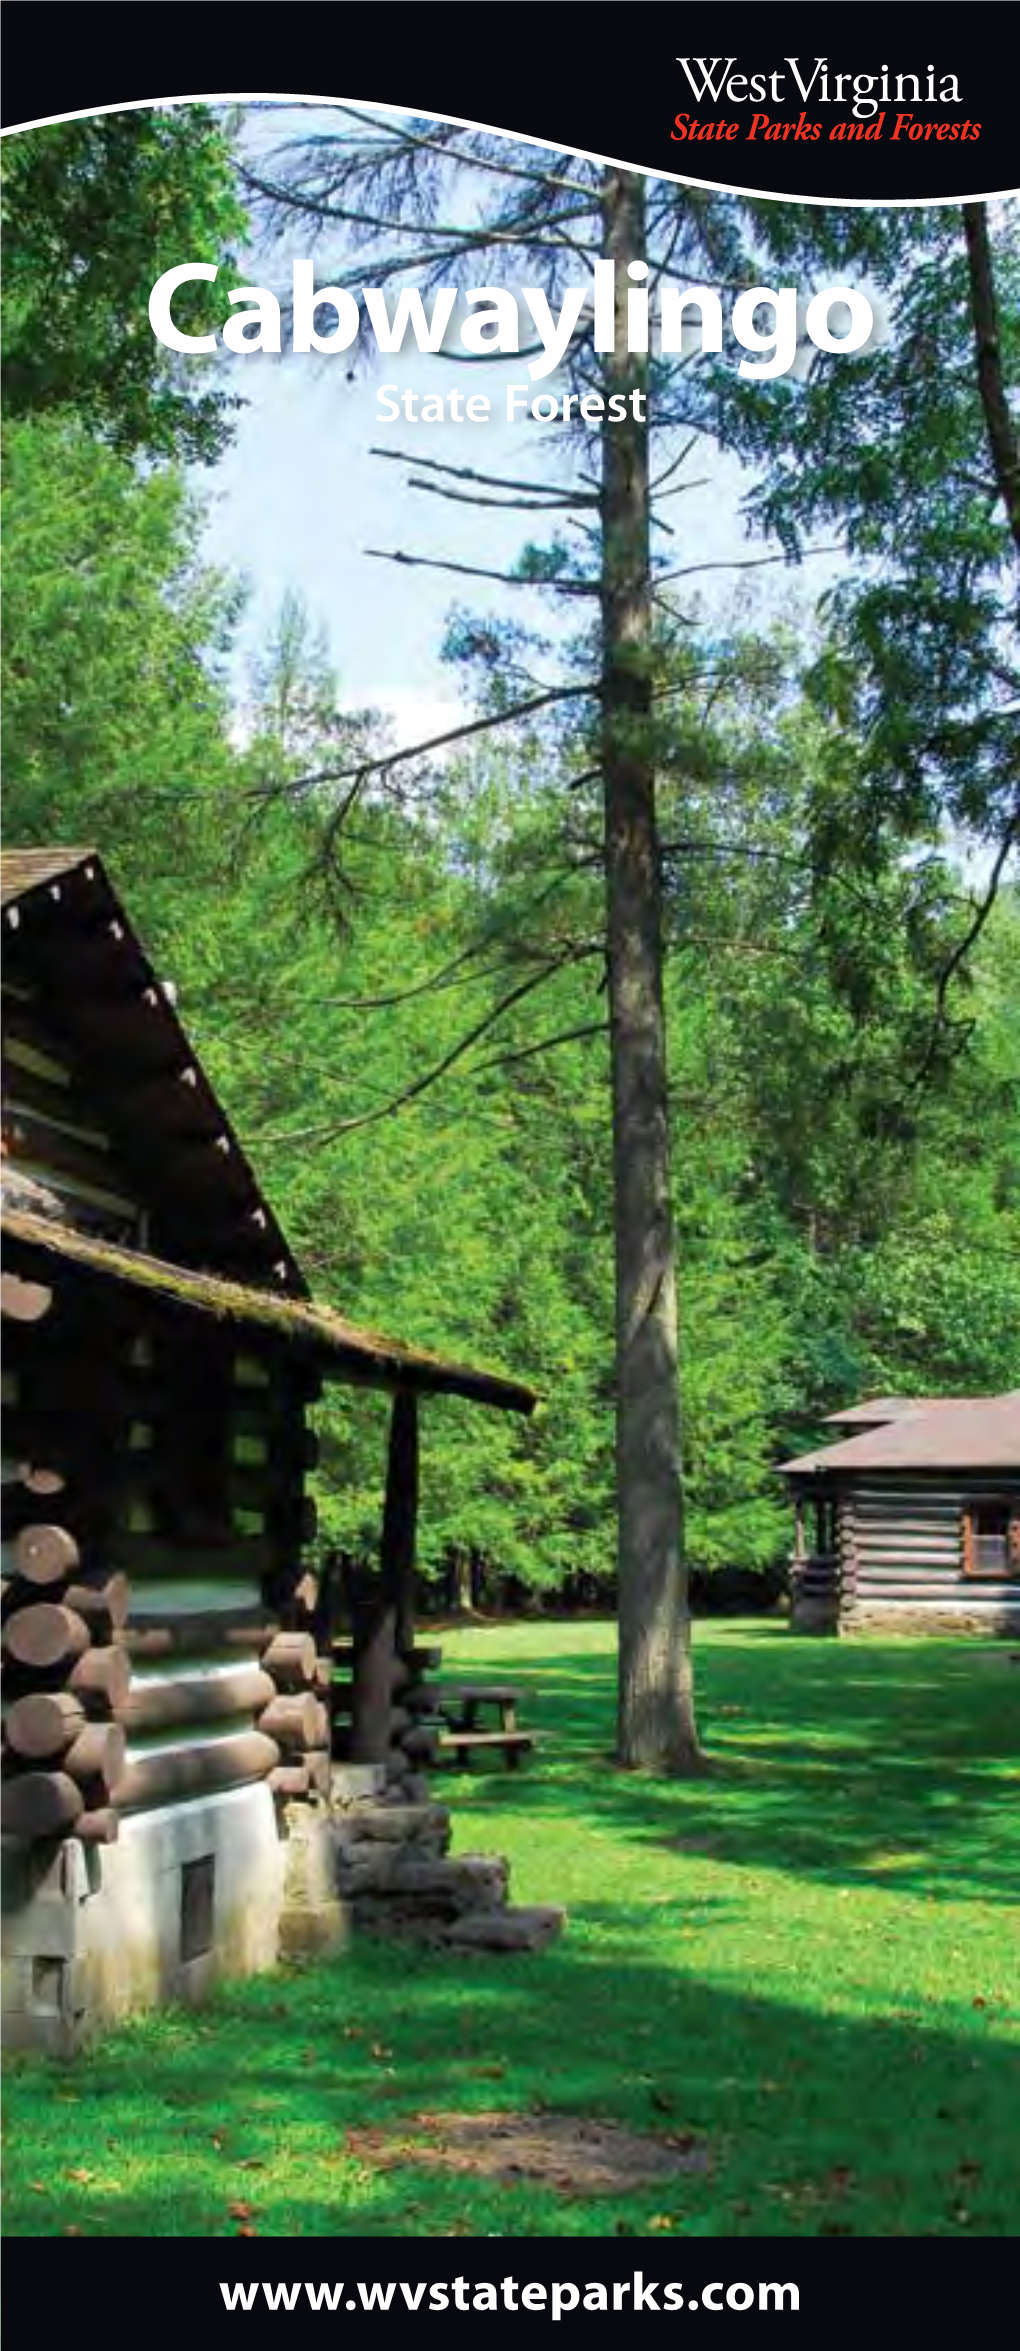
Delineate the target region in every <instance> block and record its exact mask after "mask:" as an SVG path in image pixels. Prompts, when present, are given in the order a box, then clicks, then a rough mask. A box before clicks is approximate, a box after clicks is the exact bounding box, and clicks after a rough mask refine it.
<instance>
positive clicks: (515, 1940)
mask: <svg viewBox="0 0 1020 2351" xmlns="http://www.w3.org/2000/svg"><path fill="white" fill-rule="evenodd" d="M339 1793H340V1795H341V1801H340V1802H339V1804H338V1803H337V1801H336V1796H335V1797H334V1805H333V1817H332V1830H333V1849H334V1856H335V1884H336V1893H337V1896H338V1898H339V1900H340V1902H341V1903H342V1904H343V1905H344V1907H345V1909H346V1910H347V1912H348V1915H349V1918H350V1921H351V1925H352V1928H353V1930H354V1931H355V1932H357V1931H358V1929H359V1928H361V1929H368V1930H370V1931H371V1932H372V1933H374V1934H383V1935H394V1936H398V1937H405V1938H409V1939H411V1940H413V1941H415V1942H425V1943H430V1944H432V1945H438V1946H440V1947H443V1946H445V1947H447V1948H449V1949H451V1950H458V1951H497V1952H513V1951H535V1950H539V1949H541V1948H542V1947H543V1946H544V1945H545V1944H547V1943H550V1942H552V1941H553V1939H554V1938H555V1936H557V1935H558V1934H559V1933H560V1932H561V1930H562V1928H563V1925H564V1922H565V1912H563V1911H562V1910H559V1909H557V1908H554V1907H553V1906H552V1905H548V1906H541V1905H537V1904H529V1905H518V1906H515V1905H513V1904H512V1903H511V1902H510V1899H509V1879H510V1870H509V1864H508V1863H507V1862H506V1861H505V1860H504V1859H503V1858H502V1856H501V1855H499V1854H491V1853H451V1852H450V1850H449V1847H450V1837H451V1825H450V1815H449V1811H448V1809H447V1807H446V1805H445V1804H433V1803H431V1802H429V1803H424V1802H422V1803H414V1804H407V1803H394V1802H393V1801H392V1797H391V1796H390V1794H389V1792H387V1791H385V1790H383V1789H380V1790H379V1791H378V1792H375V1791H373V1792H371V1793H370V1792H368V1791H367V1790H365V1791H364V1792H361V1793H359V1794H358V1795H357V1796H355V1797H353V1799H352V1798H351V1797H350V1796H349V1795H348V1796H347V1798H346V1800H344V1799H343V1792H342V1791H339Z"/></svg>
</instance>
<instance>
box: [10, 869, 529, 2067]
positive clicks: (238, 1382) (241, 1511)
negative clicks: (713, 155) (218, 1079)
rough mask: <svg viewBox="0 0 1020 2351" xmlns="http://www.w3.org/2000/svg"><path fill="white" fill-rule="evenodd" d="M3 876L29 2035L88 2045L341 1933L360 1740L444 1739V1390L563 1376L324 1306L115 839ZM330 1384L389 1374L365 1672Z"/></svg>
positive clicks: (19, 1788)
mask: <svg viewBox="0 0 1020 2351" xmlns="http://www.w3.org/2000/svg"><path fill="white" fill-rule="evenodd" d="M0 903H2V924H3V932H4V947H5V953H4V968H3V1006H4V1040H3V1042H4V1055H3V1062H4V1067H3V1167H4V1178H5V1180H4V1197H3V1242H4V1269H3V1274H2V1288H3V1298H2V1304H3V1320H4V1337H5V1345H4V1361H3V1397H4V1422H3V1553H4V1557H3V1620H2V1648H3V1665H4V1696H3V1709H4V1711H3V1761H2V1827H3V1861H4V1923H3V1933H4V1982H5V1999H4V2011H3V2014H4V2034H5V2038H6V2040H7V2042H8V2043H12V2044H14V2045H29V2046H41V2047H44V2048H47V2049H50V2050H52V2051H54V2052H57V2053H60V2052H64V2051H67V2050H69V2049H72V2048H73V2047H75V2046H76V2045H77V2044H78V2043H79V2042H80V2041H81V2040H82V2039H83V2038H85V2037H87V2036H88V2034H89V2033H90V2032H92V2031H93V2030H95V2029H96V2027H97V2026H99V2025H101V2024H102V2023H103V2022H105V2021H106V2020H107V2019H109V2018H112V2017H114V2016H117V2015H120V2014H123V2013H125V2012H126V2011H128V2010H131V2009H134V2008H137V2007H140V2006H145V2005H151V2004H152V2003H153V2002H156V2001H159V2000H161V1999H165V1998H169V1997H173V1998H191V1997H198V1996H200V1995H201V1994H202V1993H203V1992H204V1991H205V1989H206V1988H207V1987H208V1985H209V1984H210V1983H211V1982H213V1981H215V1980H216V1979H217V1978H218V1977H219V1976H221V1975H223V1974H225V1973H235V1974H236V1973H247V1972H251V1971H253V1970H256V1969H260V1968H264V1967H269V1966H272V1965H273V1964H274V1963H275V1961H276V1960H277V1958H278V1957H279V1956H280V1954H281V1953H286V1952H287V1951H288V1950H290V1949H296V1948H299V1947H303V1948H314V1947H325V1946H326V1945H328V1944H329V1942H330V1940H331V1939H335V1937H336V1934H337V1931H338V1926H339V1921H338V1917H337V1911H338V1905H337V1904H336V1902H335V1901H334V1900H333V1899H332V1888H331V1885H330V1882H329V1868H328V1839H327V1838H326V1837H325V1836H322V1837H321V1838H320V1840H319V1848H318V1859H316V1837H317V1834H318V1832H319V1831H320V1830H325V1829H326V1828H327V1827H328V1809H329V1795H330V1776H331V1753H333V1754H335V1753H336V1751H337V1744H338V1743H339V1747H340V1751H341V1752H342V1753H346V1754H347V1756H348V1757H349V1758H351V1759H353V1762H354V1764H355V1765H361V1764H369V1765H371V1766H373V1767H380V1768H381V1767H383V1766H385V1767H386V1768H387V1769H388V1770H389V1771H390V1772H391V1774H392V1775H393V1776H394V1777H395V1778H396V1779H397V1781H398V1782H399V1776H400V1773H401V1771H407V1772H409V1771H410V1770H411V1768H412V1764H413V1762H414V1760H415V1758H416V1757H419V1758H420V1755H421V1753H422V1751H423V1750H422V1734H421V1730H420V1723H419V1725H418V1726H417V1736H418V1746H417V1749H416V1748H415V1744H414V1736H415V1730H416V1717H415V1712H414V1708H413V1705H412V1706H410V1707H409V1706H408V1704H407V1703H406V1702H402V1703H401V1704H400V1706H399V1708H398V1705H397V1704H396V1702H395V1700H396V1694H397V1693H398V1692H399V1693H401V1698H402V1701H406V1698H407V1695H408V1693H410V1694H411V1695H412V1696H413V1690H414V1685H415V1680H416V1667H415V1656H416V1652H415V1648H414V1636H413V1628H412V1623H411V1578H412V1571H413V1565H414V1557H415V1536H416V1507H417V1482H418V1414H419V1403H420V1400H421V1399H422V1398H423V1397H431V1396H444V1395H453V1396H459V1397H464V1398H466V1399H468V1400H469V1401H471V1402H474V1403H476V1404H479V1405H484V1406H489V1407H491V1408H494V1409H497V1410H511V1411H516V1412H521V1413H529V1412H530V1411H531V1410H532V1408H533V1406H534V1403H535V1396H534V1394H533V1392H532V1390H531V1389H530V1388H528V1387H526V1386H525V1385H524V1384H523V1383H522V1382H520V1381H516V1380H511V1379H505V1378H502V1377H500V1376H498V1375H496V1374H494V1373H491V1372H484V1371H476V1370H473V1369H472V1368H471V1367H470V1366H466V1365H464V1364H461V1363H458V1362H454V1361H449V1360H447V1359H445V1358H443V1357H440V1356H438V1355H434V1354H429V1353H426V1352H425V1351H423V1350H421V1349H416V1348H414V1347H411V1346H408V1345H405V1344H404V1343H402V1342H399V1341H396V1340H391V1339H388V1338H386V1337H383V1336H381V1335H379V1334H378V1333H376V1332H372V1331H366V1330H364V1329H361V1328H360V1327H358V1326H356V1325H354V1324H352V1323H350V1322H348V1321H346V1320H345V1318H344V1317H343V1316H342V1315H340V1314H339V1313H337V1312H336V1311H334V1309H333V1308H332V1307H329V1306H325V1305H321V1304H317V1303H316V1302H315V1301H314V1300H312V1299H311V1298H310V1296H309V1294H308V1288H307V1284H306V1282H305V1280H304V1277H303V1275H302V1273H301V1270H300V1267H299V1266H298V1264H297V1262H296V1260H295V1258H294V1256H293V1254H292V1252H291V1250H290V1249H289V1247H288V1244H287V1242H286V1240H285V1238H284V1235H283V1233H282V1232H281V1230H280V1228H279V1225H278V1224H277V1221H276V1218H275V1216H274V1214H273V1210H272V1208H271V1206H270V1204H269V1202H268V1201H267V1200H266V1198H265V1196H264V1194H263V1193H262V1191H261V1189H260V1187H259V1185H258V1182H257V1181H256V1178H255V1175H254V1173H253V1171H252V1168H251V1166H250V1165H249V1162H248V1159H247V1157H246V1155H245V1153H244V1151H243V1149H242V1148H241V1145H240V1143H239V1141H238V1138H237V1136H236V1134H235V1133H234V1131H233V1128H232V1127H231V1125H230V1123H229V1120H228V1118H227V1117H226V1115H225V1112H224V1110H223V1108H222V1105H221V1104H220V1103H219V1101H218V1100H217V1097H216V1094H215V1092H214V1090H213V1088H212V1086H211V1085H210V1083H209V1081H208V1078H207V1077H206V1075H205V1073H204V1072H203V1070H202V1067H201V1064H200V1062H199V1060H198V1058H197V1056H196V1054H195V1052H194V1050H193V1047H192V1046H191V1044H190V1043H189V1041H188V1038H187V1036H186V1034H185V1031H184V1029H183V1027H182V1025H181V1022H180V1020H179V1018H178V1015H177V1012H176V1009H175V1005H174V1001H173V992H172V990H170V989H169V988H168V987H167V986H166V985H164V984H163V983H162V982H161V980H160V979H159V977H158V976H157V973H156V971H155V970H154V968H153V966H152V964H151V963H150V961H149V959H148V957H147V955H146V953H145V950H144V948H143V946H142V944H141V941H140V939H139V938H138V936H137V934H136V932H135V931H134V929H133V927H132V924H131V922H130V920H129V918H128V915H127V913H126V912H125V909H124V907H123V905H122V904H121V902H120V900H119V899H118V897H117V894H116V892H115V890H114V888H113V885H112V883H111V881H110V879H109V877H108V875H107V873H106V871H105V869H104V867H103V864H102V861H101V859H100V858H99V857H98V856H97V855H96V854H95V853H94V852H93V851H91V850H77V849H66V850H53V851H42V850H27V851H23V852H20V851H5V852H4V855H3V859H2V872H0ZM331 1380H334V1381H341V1382H345V1383H348V1384H352V1385H358V1386H368V1387H373V1388H378V1389H382V1390H384V1391H386V1392H387V1394H388V1395H389V1396H390V1397H391V1398H392V1405H391V1418H390V1437H389V1448H388V1458H387V1462H386V1465H385V1487H384V1493H383V1494H382V1496H381V1501H382V1511H381V1519H382V1530H381V1544H380V1560H379V1570H378V1576H377V1577H376V1578H375V1580H374V1581H375V1588H374V1593H373V1598H372V1604H371V1606H370V1607H369V1608H368V1609H367V1610H364V1611H363V1613H362V1616H361V1619H360V1629H359V1632H358V1636H357V1638H356V1639H355V1640H354V1641H353V1642H352V1643H351V1644H349V1646H348V1650H347V1658H348V1672H349V1680H348V1682H347V1684H346V1697H345V1696H344V1692H343V1691H338V1690H337V1688H336V1686H335V1674H334V1675H333V1676H332V1677H331V1667H330V1662H329V1660H327V1659H325V1658H323V1657H322V1656H320V1655H319V1654H318V1652H317V1647H316V1639H315V1637H314V1632H315V1628H316V1624H317V1622H318V1623H319V1624H320V1625H321V1614H317V1611H316V1607H315V1583H314V1577H313V1576H312V1575H311V1574H310V1572H309V1564H308V1556H307V1547H308V1545H309V1543H310V1542H311V1540H312V1538H313V1535H314V1525H315V1521H314V1509H313V1505H312V1503H311V1501H310V1500H309V1498H308V1496H307V1494H306V1490H305V1488H306V1479H307V1475H308V1472H309V1470H310V1469H311V1468H312V1467H313V1466H314V1463H315V1460H316V1440H315V1436H314V1434H313V1432H312V1430H311V1428H310V1426H309V1411H310V1407H311V1406H312V1405H313V1404H314V1402H315V1400H316V1399H317V1398H318V1397H319V1395H320V1394H321V1392H322V1388H323V1383H324V1382H327V1381H331ZM381 1483H382V1479H381ZM331 1678H332V1684H333V1686H332V1687H331ZM331 1711H332V1714H333V1716H334V1718H335V1719H334V1722H332V1723H331V1720H330V1713H331ZM345 1716H346V1720H344V1719H343V1718H344V1717H345ZM336 1721H339V1723H340V1729H339V1732H338V1733H337V1731H336V1729H335V1722H336ZM408 1726H410V1730H408ZM402 1741H403V1742H404V1743H405V1744H406V1749H407V1752H406V1753H405V1752H404V1744H402ZM310 1887H311V1888H313V1889H314V1888H316V1887H317V1888H318V1892H317V1893H316V1892H314V1891H313V1892H312V1893H309V1888H310Z"/></svg>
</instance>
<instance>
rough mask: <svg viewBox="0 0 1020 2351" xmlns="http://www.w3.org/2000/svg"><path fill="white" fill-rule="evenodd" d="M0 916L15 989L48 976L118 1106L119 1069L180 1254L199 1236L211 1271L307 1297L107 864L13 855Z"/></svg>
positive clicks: (75, 1037)
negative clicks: (221, 1264)
mask: <svg viewBox="0 0 1020 2351" xmlns="http://www.w3.org/2000/svg"><path fill="white" fill-rule="evenodd" d="M0 907H2V909H3V912H4V935H5V949H6V956H5V963H6V968H7V970H8V972H9V974H10V976H11V978H12V979H13V978H15V977H16V976H18V972H19V966H23V967H24V968H25V969H26V971H27V973H28V974H29V976H30V978H31V979H32V981H33V983H34V981H35V975H36V972H37V971H38V973H39V975H40V980H41V985H42V987H43V988H44V990H45V995H46V1002H47V1008H48V1011H49V1014H50V1017H51V1018H52V1019H53V1021H54V1022H55V1024H56V1027H57V1029H58V1031H59V1033H60V1036H61V1039H62V1040H66V1044H67V1047H68V1050H69V1052H70V1053H71V1054H72V1055H74V1057H75V1058H76V1059H77V1060H78V1061H79V1062H81V1063H82V1064H83V1065H84V1066H85V1067H86V1068H92V1069H94V1070H95V1071H97V1072H98V1073H99V1076H100V1079H101V1080H105V1086H104V1090H105V1091H106V1092H107V1093H110V1092H111V1091H112V1090H113V1087H112V1081H111V1076H110V1072H111V1068H112V1069H113V1072H114V1076H115V1078H116V1090H117V1096H118V1099H120V1100H121V1101H122V1102H123V1107H124V1116H125V1121H126V1132H125V1134H124V1137H123V1141H124V1143H125V1145H126V1146H127V1147H128V1148H129V1149H131V1150H134V1151H135V1152H137V1151H139V1150H144V1154H145V1174H144V1176H140V1177H139V1181H142V1182H145V1183H147V1184H148V1185H149V1186H150V1193H151V1196H150V1203H149V1204H151V1202H153V1201H154V1203H155V1205H157V1206H158V1207H159V1209H160V1211H161V1213H162V1214H163V1216H164V1218H165V1216H166V1214H167V1212H168V1210H169V1211H170V1213H171V1216H172V1219H173V1222H174V1224H175V1226H176V1225H177V1224H178V1223H179V1222H181V1221H182V1220H183V1224H184V1227H185V1231H182V1233H181V1237H180V1240H179V1241H178V1237H177V1233H176V1231H175V1236H174V1246H175V1250H176V1248H177V1247H178V1246H179V1247H180V1251H181V1254H182V1255H185V1256H189V1255H190V1254H191V1246H190V1244H191V1242H192V1237H193V1239H194V1247H195V1251H196V1255H198V1256H199V1257H200V1258H204V1257H205V1256H207V1255H210V1254H212V1255H216V1254H218V1253H221V1252H222V1251H223V1250H224V1249H225V1250H226V1251H227V1253H228V1254H227V1264H228V1267H229V1271H230V1273H231V1276H232V1277H233V1275H234V1274H236V1275H237V1276H238V1277H239V1278H240V1279H241V1280H247V1279H251V1280H252V1281H256V1282H257V1281H264V1282H266V1283H272V1284H273V1285H274V1286H275V1287H277V1288H279V1289H282V1290H284V1291H285V1292H288V1293H289V1294H290V1295H292V1296H294V1295H296V1296H298V1297H303V1296H305V1295H306V1294H307V1283H306V1282H305V1279H304V1275H303V1274H302V1272H301V1269H300V1266H299V1265H298V1263H297V1260H296V1258H295V1256H294V1254H293V1251H292V1250H291V1249H290V1248H289V1246H288V1243H287V1241H286V1239H285V1237H284V1234H283V1232H282V1230H281V1227H280V1226H279V1224H278V1223H277V1220H276V1217H275V1216H274V1214H273V1211H272V1208H271V1207H270V1204H269V1202H268V1200H267V1199H266V1197H265V1194H264V1193H263V1191H262V1189H261V1187H260V1185H259V1183H258V1181H257V1178H256V1176H255V1173H254V1170H253V1169H252V1167H251V1165H250V1163H249V1160H248V1158H247V1154H246V1153H245V1152H244V1151H243V1150H242V1147H241V1144H240V1143H239V1141H238V1138H237V1136H236V1134H235V1133H234V1130H233V1128H232V1126H231V1124H230V1121H229V1119H228V1118H227V1116H226V1114H225V1112H224V1109H223V1105H222V1103H221V1102H220V1101H219V1098H218V1096H217V1094H216V1092H215V1090H214V1088H213V1086H212V1085H211V1084H210V1082H209V1079H208V1077H207V1076H206V1073H205V1071H204V1069H203V1068H202V1065H201V1062H200V1060H199V1058H198V1055H197V1054H196V1052H195V1049H194V1046H193V1044H192V1043H191V1040H190V1038H189V1037H188V1034H187V1032H186V1030H185V1029H184V1027H183V1026H182V1023H181V1021H180V1019H179V1017H178V1014H177V1012H176V1010H175V1008H174V1004H173V1000H172V991H171V990H168V987H167V984H166V982H165V981H164V980H161V979H160V978H159V976H158V974H157V972H156V970H155V968H154V966H153V964H152V963H151V961H150V959H149V957H148V956H147V954H146V952H145V949H144V947H143V946H142V942H141V940H140V939H139V937H138V935H137V932H136V931H135V930H134V927H133V925H132V923H131V919H130V917H129V915H128V914H127V913H126V911H125V908H124V906H123V904H122V902H121V900H120V898H119V896H118V894H117V891H116V890H115V888H114V886H113V884H112V882H111V881H110V878H109V875H108V874H107V872H106V869H105V867H104V865H103V861H102V858H101V857H100V856H99V854H98V851H96V850H95V849H90V848H70V849H68V848H52V849H4V850H3V851H2V853H0ZM111 1023H113V1024H114V1028H115V1038H116V1043H115V1049H114V1053H113V1055H112V1056H111V1047H110V1035H111ZM139 1100H141V1101H143V1102H144V1111H142V1112H139V1113H138V1114H137V1115H136V1112H135V1107H134V1105H135V1103H136V1102H137V1101H139ZM185 1201H186V1203H187V1205H186V1207H185V1206H184V1203H185Z"/></svg>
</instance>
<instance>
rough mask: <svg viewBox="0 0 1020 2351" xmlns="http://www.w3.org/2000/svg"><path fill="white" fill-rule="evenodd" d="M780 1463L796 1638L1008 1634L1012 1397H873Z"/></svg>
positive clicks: (1018, 1419) (1013, 1501) (1013, 1494)
mask: <svg viewBox="0 0 1020 2351" xmlns="http://www.w3.org/2000/svg"><path fill="white" fill-rule="evenodd" d="M830 1419H831V1423H832V1425H833V1426H834V1427H835V1428H837V1429H838V1430H839V1431H840V1432H841V1433H840V1436H839V1439H838V1441H837V1442H835V1443H833V1444H831V1445H825V1446H822V1447H821V1448H820V1449H819V1450H817V1451H815V1452H813V1453H803V1454H800V1455H799V1456H798V1457H797V1459H796V1460H793V1461H787V1462H784V1463H783V1474H784V1476H785V1477H786V1478H788V1480H789V1482H790V1486H791V1489H792V1493H793V1500H794V1507H795V1511H796V1542H795V1549H794V1558H793V1569H792V1621H793V1624H794V1626H795V1627H796V1628H797V1629H799V1630H801V1631H805V1632H854V1631H858V1632H863V1631H867V1630H869V1629H870V1630H874V1631H885V1632H896V1631H902V1632H967V1633H986V1634H998V1633H1007V1634H1015V1633H1017V1632H1020V1389H1014V1390H1013V1391H1012V1392H1011V1393H1009V1394H1007V1395H1004V1396H976V1397H973V1396H972V1397H950V1396H930V1397H923V1396H920V1397H918V1396H912V1397H908V1396H879V1397H876V1398H874V1399H873V1400H872V1401H871V1402H868V1403H863V1404H854V1405H850V1406H848V1407H847V1408H846V1410H845V1411H842V1412H834V1413H832V1414H831V1416H830Z"/></svg>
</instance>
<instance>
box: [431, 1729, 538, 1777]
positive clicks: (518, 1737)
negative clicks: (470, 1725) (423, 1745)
mask: <svg viewBox="0 0 1020 2351" xmlns="http://www.w3.org/2000/svg"><path fill="white" fill-rule="evenodd" d="M534 1744H535V1741H534V1738H533V1737H532V1734H531V1732H530V1731H479V1730H474V1731H440V1734H439V1738H438V1741H437V1758H438V1757H442V1756H443V1755H455V1756H460V1755H462V1756H463V1757H464V1760H465V1762H466V1763H470V1761H471V1757H472V1755H473V1754H474V1751H475V1748H476V1747H501V1748H502V1750H503V1757H504V1761H505V1762H506V1763H507V1764H508V1765H509V1767H510V1770H511V1771H513V1770H514V1769H515V1767H516V1765H517V1764H518V1763H519V1762H520V1759H521V1756H522V1755H527V1754H529V1753H530V1750H531V1749H532V1747H533V1746H534Z"/></svg>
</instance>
